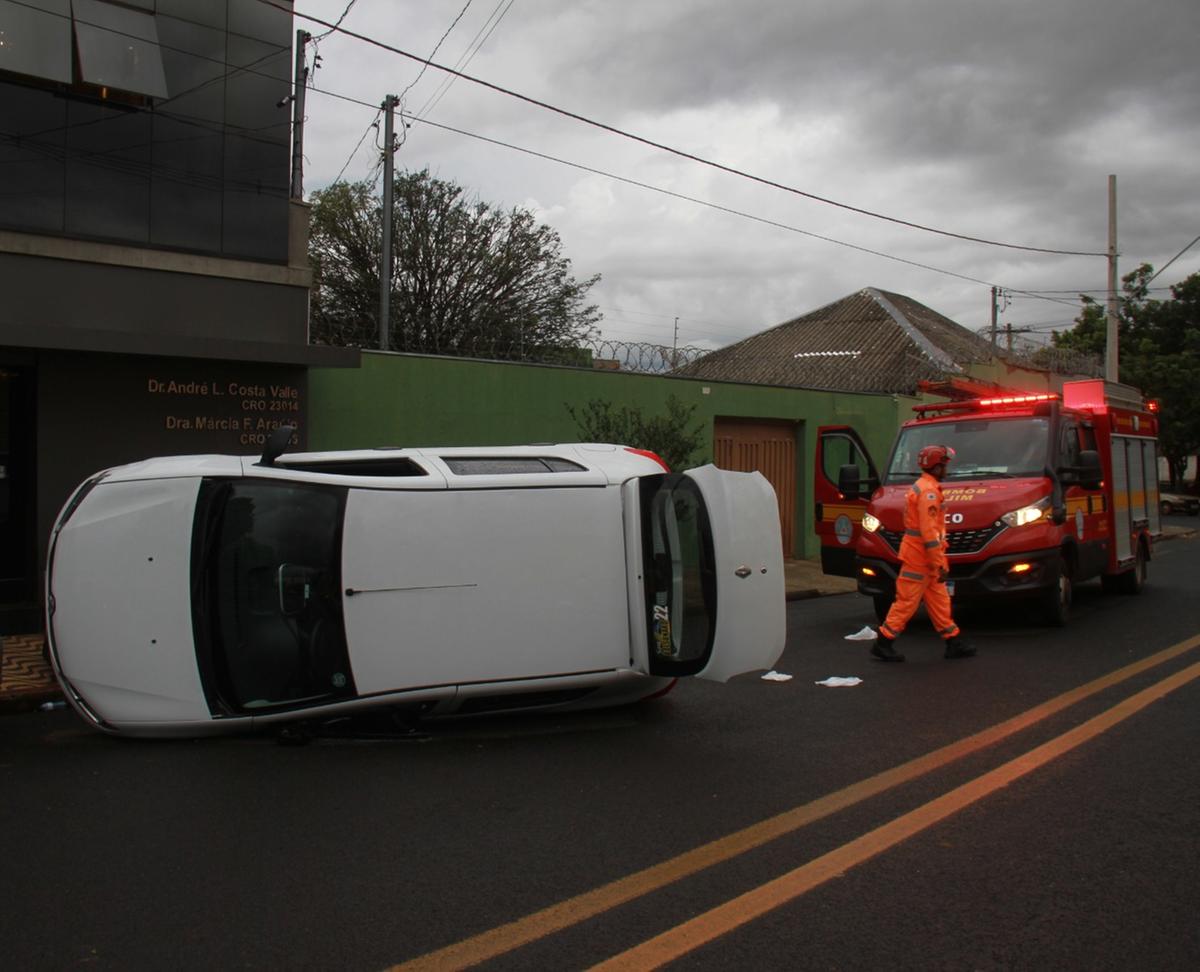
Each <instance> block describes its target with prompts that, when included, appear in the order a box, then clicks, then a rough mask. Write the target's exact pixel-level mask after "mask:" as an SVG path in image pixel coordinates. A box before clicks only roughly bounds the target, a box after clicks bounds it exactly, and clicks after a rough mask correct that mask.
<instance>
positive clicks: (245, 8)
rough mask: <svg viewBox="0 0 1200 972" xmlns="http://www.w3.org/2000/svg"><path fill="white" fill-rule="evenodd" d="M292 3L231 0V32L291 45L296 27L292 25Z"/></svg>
mask: <svg viewBox="0 0 1200 972" xmlns="http://www.w3.org/2000/svg"><path fill="white" fill-rule="evenodd" d="M285 6H286V7H289V8H290V7H291V6H292V4H291V3H285V2H280V3H278V4H271V3H262V2H261V0H229V32H230V33H231V34H241V35H243V36H245V37H254V38H257V39H258V40H263V41H269V42H270V43H272V44H286V45H288V46H289V47H290V46H291V43H292V37H293V34H294V33H295V29H294V28H293V26H292V14H291V11H290V10H285V9H282V8H283V7H285Z"/></svg>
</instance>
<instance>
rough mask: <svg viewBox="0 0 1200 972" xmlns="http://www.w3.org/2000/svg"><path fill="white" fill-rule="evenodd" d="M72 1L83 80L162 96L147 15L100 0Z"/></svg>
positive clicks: (158, 55)
mask: <svg viewBox="0 0 1200 972" xmlns="http://www.w3.org/2000/svg"><path fill="white" fill-rule="evenodd" d="M72 6H73V9H74V12H75V40H76V43H77V44H78V47H79V70H80V74H81V76H82V80H83V81H86V82H87V83H88V84H95V85H99V86H101V87H108V88H116V89H118V90H120V91H132V92H135V93H136V94H144V95H150V96H151V97H153V98H165V97H166V96H167V83H166V79H165V77H164V75H163V65H162V53H161V51H160V49H159V46H158V30H157V28H156V27H155V24H154V17H153V15H151V14H147V13H142V12H141V11H139V10H130V9H128V8H127V7H114V6H112V5H111V4H107V3H101V2H100V0H72Z"/></svg>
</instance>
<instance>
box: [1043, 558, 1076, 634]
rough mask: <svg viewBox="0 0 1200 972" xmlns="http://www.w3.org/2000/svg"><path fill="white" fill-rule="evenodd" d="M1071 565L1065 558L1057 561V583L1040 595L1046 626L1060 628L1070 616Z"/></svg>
mask: <svg viewBox="0 0 1200 972" xmlns="http://www.w3.org/2000/svg"><path fill="white" fill-rule="evenodd" d="M1071 595H1072V585H1071V565H1070V563H1069V562H1068V560H1067V559H1066V558H1065V557H1060V558H1059V559H1058V583H1057V584H1055V585H1054V586H1053V587H1052V588H1050V589H1049V590H1048V591H1046V593H1045V594H1043V595H1042V615H1043V616H1044V617H1045V619H1046V624H1048V625H1050V627H1052V628H1061V627H1062V626H1063V625H1065V624H1066V623H1067V619H1068V618H1069V617H1070V616H1071Z"/></svg>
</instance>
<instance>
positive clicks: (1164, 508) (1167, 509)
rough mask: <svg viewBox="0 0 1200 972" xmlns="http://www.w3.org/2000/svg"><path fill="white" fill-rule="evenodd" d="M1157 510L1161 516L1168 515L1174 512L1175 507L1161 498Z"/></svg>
mask: <svg viewBox="0 0 1200 972" xmlns="http://www.w3.org/2000/svg"><path fill="white" fill-rule="evenodd" d="M1158 511H1159V512H1160V513H1161V514H1162V515H1163V516H1170V515H1171V514H1172V513H1174V512H1175V507H1173V506H1172V505H1171V504H1170V502H1169V501H1167V500H1163V501H1162V502H1161V503H1159V504H1158Z"/></svg>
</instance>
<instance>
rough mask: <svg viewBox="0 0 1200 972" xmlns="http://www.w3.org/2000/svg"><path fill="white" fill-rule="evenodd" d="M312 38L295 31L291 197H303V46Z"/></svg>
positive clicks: (305, 77) (305, 73)
mask: <svg viewBox="0 0 1200 972" xmlns="http://www.w3.org/2000/svg"><path fill="white" fill-rule="evenodd" d="M310 40H312V34H310V33H309V32H308V31H306V30H298V31H296V75H295V80H294V81H293V82H292V85H293V86H292V192H291V196H292V198H293V199H303V198H304V93H305V91H307V90H308V67H307V65H306V64H305V63H304V48H305V46H306V45H307V44H308V42H309V41H310Z"/></svg>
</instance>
